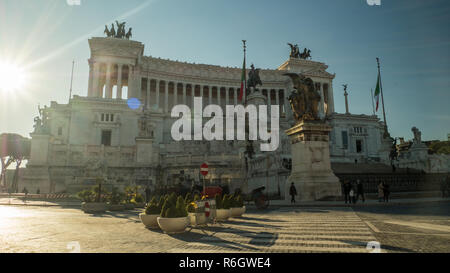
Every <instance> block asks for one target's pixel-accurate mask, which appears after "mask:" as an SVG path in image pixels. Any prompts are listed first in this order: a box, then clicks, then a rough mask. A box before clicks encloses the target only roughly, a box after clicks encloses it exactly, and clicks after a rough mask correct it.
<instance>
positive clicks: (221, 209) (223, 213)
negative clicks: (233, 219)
mask: <svg viewBox="0 0 450 273" xmlns="http://www.w3.org/2000/svg"><path fill="white" fill-rule="evenodd" d="M230 215H231V210H230V202H229V199H228V195H227V194H225V195H224V196H223V197H222V196H221V195H220V194H218V195H216V220H217V221H226V220H227V219H228V218H230Z"/></svg>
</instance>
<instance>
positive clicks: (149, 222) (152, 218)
mask: <svg viewBox="0 0 450 273" xmlns="http://www.w3.org/2000/svg"><path fill="white" fill-rule="evenodd" d="M158 217H159V214H145V213H141V214H139V219H141V221H142V223H143V224H144V225H145V227H147V228H159V225H158Z"/></svg>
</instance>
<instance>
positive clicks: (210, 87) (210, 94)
mask: <svg viewBox="0 0 450 273" xmlns="http://www.w3.org/2000/svg"><path fill="white" fill-rule="evenodd" d="M212 89H213V87H212V86H208V90H209V94H208V95H209V96H208V103H209V105H211V104H212Z"/></svg>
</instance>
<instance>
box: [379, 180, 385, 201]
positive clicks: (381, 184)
mask: <svg viewBox="0 0 450 273" xmlns="http://www.w3.org/2000/svg"><path fill="white" fill-rule="evenodd" d="M383 199H384V189H383V182H381V181H380V184H378V202H381V201H383Z"/></svg>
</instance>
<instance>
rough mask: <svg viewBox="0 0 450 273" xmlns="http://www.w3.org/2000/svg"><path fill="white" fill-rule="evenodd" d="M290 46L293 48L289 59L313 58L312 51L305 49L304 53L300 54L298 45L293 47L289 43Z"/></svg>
mask: <svg viewBox="0 0 450 273" xmlns="http://www.w3.org/2000/svg"><path fill="white" fill-rule="evenodd" d="M288 45H289V46H290V47H291V54H290V55H289V57H291V58H296V59H303V60H306V59H308V58H311V50H309V49H307V48H304V49H303V52H302V53H300V49H299V47H298V44H295V45H293V44H291V43H288Z"/></svg>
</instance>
